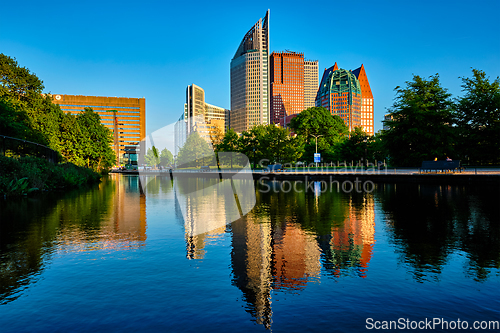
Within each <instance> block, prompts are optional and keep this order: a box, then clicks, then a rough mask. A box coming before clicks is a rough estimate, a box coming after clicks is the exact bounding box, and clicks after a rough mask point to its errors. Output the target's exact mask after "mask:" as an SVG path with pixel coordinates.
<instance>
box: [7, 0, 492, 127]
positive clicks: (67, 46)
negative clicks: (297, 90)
mask: <svg viewBox="0 0 500 333" xmlns="http://www.w3.org/2000/svg"><path fill="white" fill-rule="evenodd" d="M267 9H270V10H271V13H270V49H271V51H284V50H286V49H288V50H292V51H297V52H303V53H304V55H305V57H306V58H307V59H313V60H319V66H320V76H321V74H322V71H323V70H324V69H325V68H328V67H330V66H332V65H333V64H334V63H335V62H337V63H338V65H339V67H341V68H346V69H355V68H357V67H359V66H360V65H361V64H364V65H365V69H366V73H367V75H368V79H369V81H370V85H371V88H372V92H373V94H374V98H375V124H376V125H375V130H379V129H381V128H382V124H381V120H382V119H383V115H384V114H385V113H386V112H387V110H386V108H388V107H390V106H391V105H392V103H393V99H394V88H395V87H396V86H398V85H399V86H402V85H404V82H405V81H408V80H411V79H412V77H413V76H412V75H413V74H416V75H420V76H424V77H428V76H429V75H433V74H436V73H439V75H440V78H441V82H442V85H443V86H444V87H446V88H448V89H449V92H450V93H452V94H453V96H455V97H457V96H460V95H461V94H462V92H461V87H460V86H461V80H460V79H459V77H463V76H470V75H471V67H472V68H478V69H481V70H484V71H485V72H486V73H487V75H489V76H490V77H491V79H494V78H496V77H497V76H500V65H499V64H500V37H499V36H500V28H499V25H498V16H499V14H500V1H498V0H492V1H481V0H479V1H418V2H417V1H414V2H413V1H412V2H410V1H373V2H363V1H358V2H356V1H342V2H334V1H329V2H324V1H317V2H307V1H283V2H281V1H271V2H270V1H250V2H248V1H245V2H243V1H242V2H237V1H234V2H224V1H222V2H215V1H213V2H208V1H176V2H165V1H142V2H139V1H133V2H132V1H116V2H106V1H103V2H97V1H87V2H79V3H77V2H71V1H48V2H40V1H24V2H18V3H15V2H13V1H11V2H7V3H4V4H2V9H1V11H2V19H1V20H0V53H4V54H6V55H8V56H11V57H15V58H16V59H17V60H18V62H19V63H20V64H21V65H22V66H24V67H27V68H29V69H30V70H31V71H32V72H34V73H35V74H37V75H38V76H39V77H40V78H41V79H42V80H43V81H44V84H45V92H51V93H59V94H74V95H90V96H120V97H145V98H146V116H147V122H146V128H147V132H148V133H149V132H153V131H155V130H157V129H159V128H161V127H163V126H165V125H168V124H171V123H173V122H175V121H176V120H177V119H178V118H179V116H180V114H181V113H182V110H183V105H184V102H185V89H186V86H187V85H189V84H192V83H195V84H197V85H199V86H201V87H202V88H203V89H204V90H205V94H206V102H208V103H210V104H214V105H217V106H221V107H225V108H229V107H230V86H229V63H230V60H231V58H232V57H233V55H234V52H235V51H236V49H237V47H238V45H239V43H240V41H241V39H242V37H243V35H244V34H245V33H246V32H247V31H248V30H249V29H250V27H251V26H252V25H253V24H254V23H255V22H256V21H257V20H258V19H259V18H262V17H263V16H264V15H265V12H266V10H267Z"/></svg>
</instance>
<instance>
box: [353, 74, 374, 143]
mask: <svg viewBox="0 0 500 333" xmlns="http://www.w3.org/2000/svg"><path fill="white" fill-rule="evenodd" d="M352 73H353V74H354V75H356V78H357V79H358V80H359V84H360V86H361V126H362V127H363V131H365V132H366V133H368V134H369V135H373V134H375V130H374V124H373V94H372V90H371V88H370V83H369V82H368V77H367V76H366V72H365V66H363V65H361V67H359V68H356V69H355V70H353V71H352Z"/></svg>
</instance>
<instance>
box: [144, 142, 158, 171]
mask: <svg viewBox="0 0 500 333" xmlns="http://www.w3.org/2000/svg"><path fill="white" fill-rule="evenodd" d="M144 160H145V162H146V164H147V165H149V166H153V167H156V166H157V165H159V164H160V155H159V152H158V148H156V147H155V146H153V147H152V148H148V150H147V152H146V156H144Z"/></svg>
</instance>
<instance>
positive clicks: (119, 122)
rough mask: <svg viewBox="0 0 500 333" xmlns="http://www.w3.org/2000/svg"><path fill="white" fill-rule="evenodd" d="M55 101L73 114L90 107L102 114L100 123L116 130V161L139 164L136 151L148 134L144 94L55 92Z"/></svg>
mask: <svg viewBox="0 0 500 333" xmlns="http://www.w3.org/2000/svg"><path fill="white" fill-rule="evenodd" d="M52 102H53V103H54V104H59V106H60V107H61V110H62V111H64V112H71V113H72V114H78V113H80V112H82V111H83V109H84V108H86V107H91V108H92V109H93V110H94V111H95V112H97V114H99V116H100V117H101V123H102V124H103V125H104V126H106V127H107V128H109V129H110V130H111V131H112V132H113V144H112V148H113V151H114V152H115V154H116V161H117V164H125V163H131V164H137V161H138V158H137V157H138V156H137V154H140V153H143V152H144V147H143V144H142V143H141V142H143V141H142V140H143V139H144V138H145V137H146V99H145V98H125V97H97V96H80V95H52Z"/></svg>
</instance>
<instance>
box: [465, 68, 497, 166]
mask: <svg viewBox="0 0 500 333" xmlns="http://www.w3.org/2000/svg"><path fill="white" fill-rule="evenodd" d="M472 74H473V75H472V78H462V89H463V91H464V93H465V94H464V96H463V97H462V98H459V99H457V101H456V110H455V117H456V120H457V131H458V140H457V141H458V146H459V147H458V148H459V152H460V155H461V156H460V157H461V158H462V159H463V160H466V161H467V160H468V161H469V162H472V163H498V162H500V79H499V78H498V77H497V78H496V79H495V80H494V81H493V82H490V80H489V78H488V77H486V73H485V72H483V71H481V70H477V69H473V70H472Z"/></svg>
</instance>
